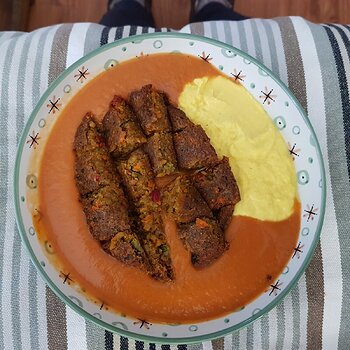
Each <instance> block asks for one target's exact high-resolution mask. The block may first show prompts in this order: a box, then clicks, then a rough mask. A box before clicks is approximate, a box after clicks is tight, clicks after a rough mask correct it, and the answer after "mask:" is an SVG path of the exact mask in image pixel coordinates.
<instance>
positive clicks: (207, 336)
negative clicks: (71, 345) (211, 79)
mask: <svg viewBox="0 0 350 350" xmlns="http://www.w3.org/2000/svg"><path fill="white" fill-rule="evenodd" d="M164 37H166V38H184V39H190V40H194V41H199V42H205V43H208V44H212V45H215V46H217V47H219V48H222V49H225V50H228V51H230V52H235V53H237V54H239V55H240V56H242V57H244V58H245V59H246V60H248V61H250V62H253V63H254V64H255V65H256V66H257V67H259V68H260V69H262V70H263V71H265V72H267V73H268V74H269V76H270V77H271V78H272V79H273V80H274V81H275V82H276V83H277V84H278V85H279V86H280V87H281V88H282V89H283V90H284V92H285V93H286V94H287V95H288V96H289V97H290V99H291V100H292V102H293V103H294V104H295V106H296V108H297V110H298V112H299V113H300V115H302V117H303V119H304V121H305V123H306V124H307V126H308V128H309V130H310V132H311V135H312V136H313V138H314V141H315V147H316V152H317V157H318V161H319V164H320V172H321V174H320V175H321V180H322V198H321V204H322V205H321V208H320V213H319V221H318V225H317V228H316V232H315V235H314V239H313V241H312V245H311V248H310V249H309V250H308V252H307V255H306V257H305V259H304V261H303V263H302V265H301V267H300V268H299V270H298V272H297V273H296V274H295V276H294V278H293V279H292V281H291V282H290V283H289V284H288V287H286V288H285V289H284V290H283V291H281V293H280V294H279V295H278V296H277V297H276V298H275V299H274V300H273V301H272V302H271V303H269V304H268V305H267V306H266V307H265V308H263V309H261V310H259V311H258V312H257V313H255V314H254V315H253V316H251V317H249V318H247V319H246V320H245V321H243V322H241V323H239V324H236V325H234V326H232V327H230V328H226V329H224V330H221V331H216V332H213V333H209V334H205V335H201V336H196V337H191V338H188V337H184V338H160V337H154V336H147V335H141V334H136V333H133V332H130V331H127V330H124V329H120V328H117V327H113V326H112V325H110V324H108V323H106V322H104V321H102V320H99V319H97V318H95V317H93V316H92V315H90V314H89V313H88V312H87V311H85V310H83V309H82V308H80V307H79V306H78V305H77V304H75V303H74V302H73V301H72V300H71V299H69V298H68V296H66V295H64V294H63V293H62V292H61V291H60V290H59V288H58V287H57V286H56V285H55V283H54V282H53V281H52V280H51V279H50V277H49V276H48V275H47V273H46V272H45V270H44V269H43V267H42V266H41V264H40V262H39V261H38V259H37V258H36V256H35V254H34V252H33V250H32V247H31V245H30V243H29V241H28V238H27V236H26V233H25V227H24V224H23V218H22V215H21V210H20V194H19V185H18V184H19V169H20V162H21V158H22V151H23V147H24V145H25V142H26V135H27V134H28V132H29V129H30V126H31V124H32V122H33V120H34V118H35V116H36V115H37V113H38V111H39V108H40V106H41V105H42V104H43V103H44V102H45V101H46V100H47V98H49V96H50V95H51V93H52V91H54V89H55V88H56V87H57V86H58V84H60V83H61V82H62V80H63V79H64V78H66V77H67V76H68V75H70V74H71V73H73V72H74V71H75V70H76V69H77V68H79V66H81V65H82V64H83V63H84V62H85V61H86V60H87V59H90V58H92V57H94V56H96V55H97V54H99V53H101V52H103V51H105V50H108V49H110V48H112V47H118V46H121V45H124V44H127V43H132V42H137V41H138V40H142V39H145V38H153V39H161V38H164ZM14 196H15V208H16V220H17V224H18V227H19V232H20V235H21V238H22V241H23V242H24V245H25V246H26V248H27V250H28V252H29V255H30V258H31V260H32V262H33V263H34V265H35V266H36V268H37V270H38V271H39V272H40V274H41V275H42V276H43V278H44V280H45V281H46V283H47V284H48V285H49V286H50V288H51V289H52V290H53V291H54V292H55V294H56V295H57V296H58V297H59V298H60V299H61V300H62V301H63V302H64V303H65V304H67V305H69V306H70V307H71V308H72V309H73V310H75V311H76V312H77V313H78V314H79V315H81V316H83V317H85V318H86V319H88V320H90V321H92V322H94V323H96V324H98V325H99V326H101V327H103V328H105V329H107V330H109V331H111V332H115V333H118V334H120V335H123V336H126V337H130V338H132V339H136V340H142V341H147V342H156V343H177V344H178V343H187V344H189V343H196V342H202V341H206V340H211V339H215V338H218V337H221V336H225V335H227V334H229V333H231V332H234V331H237V330H239V329H240V328H242V327H244V326H247V325H248V324H250V323H251V322H253V321H255V320H256V319H258V318H260V317H261V316H263V315H264V314H266V313H267V312H268V311H270V310H271V309H272V308H274V307H275V306H276V305H277V304H279V303H280V302H281V301H282V300H283V299H284V297H285V296H286V295H287V294H288V293H289V292H290V291H291V289H292V288H294V287H295V286H296V284H297V282H298V280H299V278H300V277H301V275H302V274H303V273H304V271H305V269H306V267H307V266H308V265H309V263H310V260H311V258H312V256H313V253H314V250H315V248H316V246H317V243H318V241H319V237H320V233H321V228H322V224H323V220H324V213H325V207H326V205H325V203H326V202H325V201H326V181H325V169H324V163H323V159H322V153H321V149H320V146H319V143H318V141H317V138H316V135H315V132H314V130H313V127H312V125H311V123H310V121H309V119H308V117H307V116H306V114H305V112H304V110H303V108H302V106H301V105H300V103H299V101H298V100H297V99H296V98H295V96H294V95H293V94H292V93H291V92H290V91H289V89H288V88H287V87H286V85H285V84H284V83H283V82H282V81H281V80H279V79H278V78H277V77H276V76H275V75H274V73H273V72H272V71H271V70H269V69H268V68H266V67H265V66H263V65H262V64H261V63H259V62H258V61H257V60H256V59H254V58H253V57H251V56H249V55H248V54H246V53H244V52H242V51H241V50H239V49H236V48H233V47H232V46H230V45H227V44H224V43H222V42H219V41H217V40H213V39H209V38H205V37H201V36H196V35H191V34H183V33H152V34H142V35H136V36H132V37H128V38H124V39H120V40H118V41H115V42H113V43H110V44H107V45H104V46H103V47H101V48H98V49H96V50H94V51H92V52H91V53H89V54H87V55H86V56H84V57H82V58H81V59H79V60H78V61H77V62H75V63H74V64H73V65H71V66H70V67H69V68H67V69H66V70H65V71H64V72H63V73H62V74H61V75H60V76H59V77H58V78H57V79H56V80H55V81H54V82H53V83H52V84H50V86H49V87H48V89H47V90H46V92H45V93H44V95H43V96H42V97H41V98H40V100H39V102H38V103H37V105H36V107H35V109H34V111H33V112H32V114H31V115H30V117H29V120H28V121H27V123H26V126H25V128H24V130H23V133H22V136H21V139H20V143H19V147H18V151H17V155H16V163H15V172H14Z"/></svg>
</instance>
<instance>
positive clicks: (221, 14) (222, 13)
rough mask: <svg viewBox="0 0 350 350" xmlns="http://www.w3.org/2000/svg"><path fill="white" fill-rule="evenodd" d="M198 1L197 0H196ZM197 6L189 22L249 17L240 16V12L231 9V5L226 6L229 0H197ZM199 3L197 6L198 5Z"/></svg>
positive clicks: (238, 19)
mask: <svg viewBox="0 0 350 350" xmlns="http://www.w3.org/2000/svg"><path fill="white" fill-rule="evenodd" d="M197 1H198V0H197ZM196 3H197V8H195V9H194V11H193V13H192V15H191V22H204V21H220V20H227V21H240V20H243V19H247V18H249V17H246V16H242V15H241V14H239V13H237V12H234V11H233V5H230V6H228V5H227V4H230V1H226V0H224V1H215V0H214V1H210V0H204V1H201V0H199V1H198V2H196ZM198 3H199V6H198Z"/></svg>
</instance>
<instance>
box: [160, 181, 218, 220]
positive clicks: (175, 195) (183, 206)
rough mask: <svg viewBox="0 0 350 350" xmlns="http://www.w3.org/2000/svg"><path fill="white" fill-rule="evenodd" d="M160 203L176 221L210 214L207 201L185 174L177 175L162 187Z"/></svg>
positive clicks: (209, 215)
mask: <svg viewBox="0 0 350 350" xmlns="http://www.w3.org/2000/svg"><path fill="white" fill-rule="evenodd" d="M162 204H163V208H164V209H165V211H166V212H167V213H168V214H169V215H170V216H171V217H172V218H173V219H174V220H175V221H176V222H177V223H189V222H191V221H194V220H196V218H197V217H201V216H207V217H211V216H212V212H211V210H210V208H209V207H208V205H207V203H206V202H205V201H204V199H203V198H202V197H201V195H200V194H199V192H198V191H197V190H196V188H195V187H194V186H193V185H192V183H191V181H190V179H189V177H187V176H185V175H180V176H178V177H177V178H176V179H175V180H174V181H172V182H171V183H170V184H168V185H167V186H166V187H165V188H163V190H162Z"/></svg>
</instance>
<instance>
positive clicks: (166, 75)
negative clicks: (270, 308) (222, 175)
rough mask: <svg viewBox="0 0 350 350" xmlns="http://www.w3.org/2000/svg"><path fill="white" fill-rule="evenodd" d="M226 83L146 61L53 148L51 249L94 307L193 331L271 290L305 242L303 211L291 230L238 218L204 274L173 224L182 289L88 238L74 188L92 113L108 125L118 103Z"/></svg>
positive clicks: (183, 61) (124, 70)
mask: <svg viewBox="0 0 350 350" xmlns="http://www.w3.org/2000/svg"><path fill="white" fill-rule="evenodd" d="M219 74H221V73H220V72H219V71H218V70H216V69H215V68H214V67H213V66H212V65H211V64H210V63H207V62H205V61H202V60H200V59H197V58H195V57H192V56H185V55H181V54H161V55H150V56H142V57H140V58H137V59H133V60H130V61H128V62H126V63H122V64H119V65H117V66H116V67H115V68H113V69H110V70H108V71H106V72H104V73H103V74H101V75H99V76H98V77H96V78H95V79H93V80H91V81H90V82H89V83H88V84H87V85H86V86H85V87H84V88H83V89H81V91H80V92H79V93H78V94H77V95H76V96H75V97H74V98H73V99H72V100H71V102H69V104H68V105H67V107H66V108H65V109H64V110H63V111H62V113H61V115H60V117H59V119H58V120H57V122H56V123H55V125H54V126H53V129H52V131H51V133H50V135H49V138H48V140H47V143H46V145H45V150H44V154H43V157H42V161H41V168H40V174H39V187H38V188H39V207H40V213H41V217H40V221H39V222H36V228H37V231H38V234H39V237H40V239H41V240H42V241H44V240H48V241H49V242H50V243H51V246H52V248H53V250H54V251H55V253H56V255H57V258H58V261H59V268H60V270H61V271H64V272H65V273H68V272H69V273H70V278H71V279H72V280H73V281H74V283H78V284H79V286H80V287H81V288H82V289H84V290H85V291H86V293H87V294H88V295H89V296H92V297H93V298H94V299H95V300H98V301H101V302H104V304H105V305H106V306H107V307H108V308H109V309H113V310H116V311H117V312H120V313H123V314H125V315H128V316H133V317H135V318H140V319H146V320H150V321H153V322H157V321H158V322H171V323H180V322H181V323H189V322H198V321H204V320H208V319H212V318H215V317H218V316H221V315H224V314H226V313H229V312H231V311H234V310H236V309H238V308H240V307H242V306H244V305H246V304H247V303H249V302H250V301H252V300H253V299H254V298H256V297H257V296H258V295H259V294H261V293H262V292H264V291H265V290H267V289H268V288H269V286H270V284H272V282H273V281H274V280H275V279H276V278H277V277H278V275H279V274H280V273H281V272H282V271H283V269H284V267H285V266H286V264H287V262H288V260H289V259H290V257H291V255H292V252H293V251H294V247H295V244H296V241H297V237H298V232H299V226H300V205H299V203H298V202H297V201H296V202H295V209H294V213H293V214H292V215H291V217H290V218H288V219H287V220H284V221H282V222H266V221H259V220H256V219H252V218H249V217H234V218H233V220H232V222H231V224H230V226H229V228H228V229H227V231H226V238H227V241H228V242H229V244H230V247H229V249H228V250H227V251H226V252H225V253H224V255H223V256H222V257H221V258H220V259H219V260H218V261H216V262H215V263H214V264H213V265H212V266H210V267H209V268H206V269H203V270H196V269H194V268H193V266H192V265H191V261H190V256H189V253H188V252H187V251H186V249H185V248H184V246H183V244H182V242H181V241H180V240H179V238H178V237H177V234H176V228H175V225H174V224H173V223H171V222H168V223H166V227H165V232H166V235H167V237H168V241H169V244H170V246H171V254H172V260H173V265H174V271H175V275H176V276H175V280H174V281H173V282H170V283H161V282H158V281H154V280H152V279H151V278H150V277H148V276H147V275H146V274H144V273H143V272H140V271H138V270H137V269H135V268H130V267H127V266H124V265H123V264H121V263H120V262H118V261H117V260H116V259H114V258H113V257H111V256H109V255H108V254H107V253H105V252H104V251H103V250H102V249H101V248H100V245H99V243H98V242H96V241H95V240H94V239H93V238H92V236H91V234H90V232H89V229H88V226H87V224H86V221H85V217H84V213H83V211H82V208H81V206H80V203H79V201H78V197H79V195H78V191H77V189H76V186H75V180H74V153H73V140H74V135H75V131H76V129H77V127H78V125H79V123H80V122H81V120H82V118H83V116H84V115H85V113H86V112H88V111H91V112H92V113H94V114H95V115H96V116H97V117H98V118H100V119H101V118H102V117H103V115H104V113H105V112H106V111H107V109H108V106H109V103H110V101H111V100H112V98H113V96H114V94H118V95H121V96H123V97H127V95H128V93H129V92H130V91H132V90H134V89H138V88H140V87H141V86H143V85H145V84H149V83H152V84H153V86H154V87H155V88H157V89H159V90H163V91H165V92H166V93H167V94H168V95H169V97H170V99H171V101H172V102H174V103H175V104H176V103H177V98H178V96H179V94H180V93H181V90H182V89H183V87H184V85H185V84H186V83H187V82H190V81H192V80H193V79H195V78H200V77H203V76H215V75H219Z"/></svg>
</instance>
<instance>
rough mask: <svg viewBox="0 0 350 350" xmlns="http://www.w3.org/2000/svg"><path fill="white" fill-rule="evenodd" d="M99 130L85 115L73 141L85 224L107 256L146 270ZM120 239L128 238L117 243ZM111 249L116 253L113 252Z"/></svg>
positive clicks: (96, 124) (143, 258)
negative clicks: (106, 252)
mask: <svg viewBox="0 0 350 350" xmlns="http://www.w3.org/2000/svg"><path fill="white" fill-rule="evenodd" d="M99 129H100V128H99V125H98V123H97V122H96V121H95V120H94V118H93V116H92V115H91V114H90V113H89V114H87V115H86V116H85V117H84V118H83V120H82V122H81V124H80V125H79V127H78V129H77V131H76V136H75V140H74V150H75V155H76V164H75V178H76V184H77V188H78V191H79V195H80V201H81V203H82V207H83V211H84V213H85V217H86V221H87V224H88V226H89V229H90V232H91V234H92V236H93V237H94V238H95V239H96V240H98V241H101V243H102V244H103V247H104V248H105V249H106V250H107V251H108V252H109V253H110V254H111V255H113V256H114V257H116V258H117V259H118V260H119V261H121V262H122V263H124V264H127V265H130V266H136V265H137V266H138V267H139V268H141V269H144V270H146V269H147V264H148V263H147V261H146V258H145V253H144V251H143V249H141V250H135V244H134V243H135V242H138V245H140V243H139V240H138V238H137V235H136V234H135V233H134V232H132V230H131V225H130V224H131V220H130V218H129V215H128V203H127V200H126V198H125V195H124V192H123V189H122V188H121V187H120V184H119V181H120V178H119V176H118V175H117V174H116V172H115V169H114V166H113V163H112V161H111V159H110V157H109V154H108V150H107V147H106V145H105V143H104V141H103V138H102V136H101V133H100V131H99ZM121 236H123V237H128V239H125V238H123V239H122V240H119V238H120V237H121ZM116 237H119V238H116ZM111 240H113V242H114V243H115V244H114V245H113V247H111V243H110V244H108V242H109V241H111ZM106 247H107V248H106ZM115 247H119V248H120V250H118V252H116V250H115V249H116V248H115ZM111 248H113V249H111Z"/></svg>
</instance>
